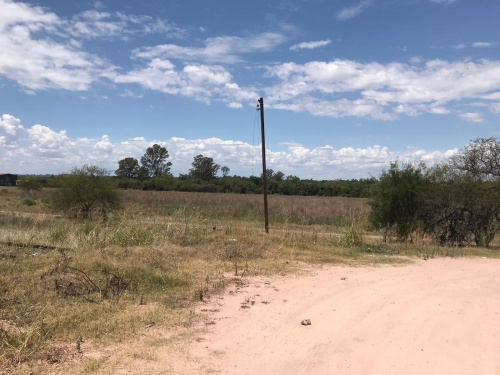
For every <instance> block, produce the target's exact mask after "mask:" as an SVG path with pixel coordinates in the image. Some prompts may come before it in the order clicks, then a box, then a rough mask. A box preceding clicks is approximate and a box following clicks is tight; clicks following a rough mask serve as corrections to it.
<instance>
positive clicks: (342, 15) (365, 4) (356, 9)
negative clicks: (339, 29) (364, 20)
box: [337, 0, 372, 21]
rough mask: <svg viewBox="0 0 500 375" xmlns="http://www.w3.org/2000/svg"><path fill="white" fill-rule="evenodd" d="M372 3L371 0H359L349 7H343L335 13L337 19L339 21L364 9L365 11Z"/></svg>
mask: <svg viewBox="0 0 500 375" xmlns="http://www.w3.org/2000/svg"><path fill="white" fill-rule="evenodd" d="M371 5H372V1H371V0H366V1H361V2H359V3H358V4H356V5H353V6H351V7H347V8H343V9H341V10H340V11H339V12H338V13H337V19H338V20H340V21H345V20H349V19H351V18H354V17H356V16H358V15H360V14H361V13H363V12H364V11H366V10H367V9H368V8H369V7H370V6H371Z"/></svg>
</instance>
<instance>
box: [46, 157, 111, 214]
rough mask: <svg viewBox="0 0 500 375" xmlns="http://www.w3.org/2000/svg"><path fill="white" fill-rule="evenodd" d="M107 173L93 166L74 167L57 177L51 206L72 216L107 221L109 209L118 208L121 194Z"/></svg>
mask: <svg viewBox="0 0 500 375" xmlns="http://www.w3.org/2000/svg"><path fill="white" fill-rule="evenodd" d="M108 174H109V172H108V171H106V170H105V169H102V168H99V167H97V166H94V165H90V166H89V165H84V166H83V167H81V168H73V170H72V171H71V173H70V174H68V175H63V176H60V177H59V179H58V181H57V186H58V189H56V191H55V193H54V196H53V197H52V204H53V205H54V207H55V208H56V209H58V210H60V211H63V212H66V213H69V214H70V215H72V216H74V217H81V218H84V219H93V218H101V219H107V217H108V214H109V213H110V212H111V211H112V210H116V209H119V208H120V207H121V194H120V191H119V190H118V188H117V187H116V185H115V184H114V183H113V181H112V180H111V178H109V177H108Z"/></svg>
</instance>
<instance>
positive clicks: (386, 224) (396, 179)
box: [369, 162, 425, 241]
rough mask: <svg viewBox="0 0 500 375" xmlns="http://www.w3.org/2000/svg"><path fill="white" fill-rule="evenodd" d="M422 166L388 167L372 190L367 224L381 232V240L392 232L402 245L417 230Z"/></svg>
mask: <svg viewBox="0 0 500 375" xmlns="http://www.w3.org/2000/svg"><path fill="white" fill-rule="evenodd" d="M424 170H425V165H424V164H420V165H413V164H403V165H402V166H401V167H400V166H399V164H398V163H397V162H394V163H391V167H390V169H389V170H388V171H383V172H382V175H381V176H380V179H379V182H378V183H377V184H376V185H375V186H374V189H373V192H372V197H371V199H370V202H369V203H370V205H371V207H372V211H371V213H370V217H369V219H370V222H371V223H372V224H373V225H374V226H375V227H377V228H385V235H384V240H386V239H387V235H388V234H389V233H390V232H391V231H393V232H394V233H395V234H396V237H397V238H398V240H400V241H406V240H407V238H408V236H409V234H410V233H411V232H412V231H413V230H414V229H416V228H417V224H418V209H419V199H420V192H421V189H422V187H423V186H424V182H425V177H424Z"/></svg>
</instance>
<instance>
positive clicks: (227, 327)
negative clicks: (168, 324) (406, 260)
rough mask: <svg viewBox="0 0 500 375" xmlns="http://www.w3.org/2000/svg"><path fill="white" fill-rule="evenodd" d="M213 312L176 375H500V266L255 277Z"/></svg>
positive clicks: (436, 264) (455, 263) (463, 264)
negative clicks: (308, 323) (184, 374)
mask: <svg viewBox="0 0 500 375" xmlns="http://www.w3.org/2000/svg"><path fill="white" fill-rule="evenodd" d="M207 309H209V310H218V311H217V312H215V313H214V312H212V313H211V314H212V318H213V320H214V323H215V324H213V325H209V326H208V327H209V328H208V330H207V331H206V332H203V333H199V335H198V336H196V337H195V339H194V340H193V342H192V343H191V344H190V346H189V356H188V364H183V365H181V364H179V366H174V367H177V372H181V373H184V372H185V373H203V374H206V373H211V374H212V373H215V374H406V375H410V374H471V375H472V374H474V375H477V374H483V375H484V374H500V260H498V259H452V258H442V259H429V260H427V261H418V262H416V263H413V264H411V265H407V266H399V267H391V266H383V267H377V268H350V267H341V266H338V267H337V266H335V267H322V268H313V269H312V272H311V274H309V275H307V276H301V277H290V276H287V277H283V278H269V279H262V278H259V279H252V280H249V283H248V285H247V286H245V287H242V288H239V289H237V288H236V287H234V288H232V289H231V290H229V291H228V292H227V293H226V294H225V295H224V296H223V297H220V298H219V299H217V301H212V302H211V305H210V306H207ZM304 319H310V321H311V325H302V324H301V321H302V320H304Z"/></svg>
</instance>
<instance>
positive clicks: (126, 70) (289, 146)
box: [0, 0, 500, 179]
mask: <svg viewBox="0 0 500 375" xmlns="http://www.w3.org/2000/svg"><path fill="white" fill-rule="evenodd" d="M499 24H500V2H499V1H498V0H361V1H357V0H353V1H349V0H337V1H333V0H276V1H252V2H243V1H234V0H183V1H180V0H179V1H174V0H169V1H160V0H148V1H144V0H141V1H138V0H107V1H104V0H102V1H83V0H82V1H80V0H78V1H77V0H73V1H71V0H65V1H60V0H37V1H35V0H33V1H29V2H21V1H14V0H0V116H1V117H0V149H1V151H2V152H1V153H0V172H8V173H19V174H28V173H61V172H68V171H69V170H70V169H71V168H72V167H75V166H82V165H83V164H96V165H99V166H101V167H104V168H107V169H109V170H110V171H114V170H115V169H116V168H117V166H118V161H119V160H120V159H123V158H125V157H129V156H132V157H136V158H137V159H139V158H140V157H141V156H142V155H143V154H144V152H145V150H146V148H147V147H148V146H150V145H152V144H154V143H159V144H161V145H163V146H165V147H166V148H167V149H168V151H169V153H170V161H171V162H172V164H173V165H172V172H173V174H174V175H178V174H179V173H187V172H188V170H189V168H190V166H191V162H192V161H193V157H194V156H196V155H198V154H202V155H204V156H209V157H212V158H214V160H215V162H216V163H218V164H220V165H225V166H228V167H229V168H230V170H231V172H230V174H237V175H243V176H248V175H251V174H255V175H258V174H260V171H261V167H260V162H261V159H260V144H261V139H260V118H259V113H258V111H256V104H257V101H258V99H259V98H260V97H263V98H264V104H265V119H266V146H267V163H268V167H269V168H272V169H274V170H275V171H277V170H280V171H283V172H284V173H285V174H286V175H296V176H299V177H301V178H313V179H338V178H343V179H350V178H368V177H370V175H373V176H378V175H379V174H380V172H381V171H382V169H383V168H386V167H387V166H388V165H389V163H390V162H391V161H394V160H400V161H403V162H412V161H424V162H426V163H427V164H434V163H438V162H440V161H443V160H445V159H446V158H447V157H449V156H451V155H453V154H454V153H456V152H457V150H458V149H460V148H463V147H464V146H466V145H467V144H468V143H469V141H470V140H472V139H475V138H479V137H481V138H487V137H500V32H499V31H500V27H499V26H498V25H499Z"/></svg>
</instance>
